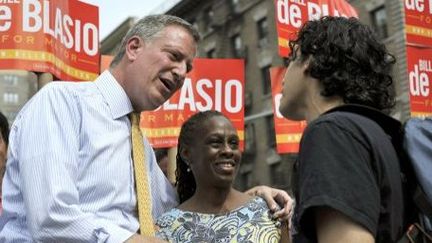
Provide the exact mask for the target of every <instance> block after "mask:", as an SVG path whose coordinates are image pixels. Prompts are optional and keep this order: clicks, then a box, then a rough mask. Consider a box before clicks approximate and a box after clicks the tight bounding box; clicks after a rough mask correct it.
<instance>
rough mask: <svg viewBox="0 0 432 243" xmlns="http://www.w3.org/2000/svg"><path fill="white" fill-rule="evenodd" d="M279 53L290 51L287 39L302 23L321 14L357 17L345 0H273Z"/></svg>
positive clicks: (293, 36) (292, 36) (319, 16)
mask: <svg viewBox="0 0 432 243" xmlns="http://www.w3.org/2000/svg"><path fill="white" fill-rule="evenodd" d="M274 5H275V16H276V28H277V33H278V46H279V55H280V56H283V57H286V56H288V55H289V53H290V49H289V40H292V39H294V38H295V37H296V36H297V32H298V31H299V29H300V28H301V27H302V25H303V24H304V23H305V22H307V21H309V20H315V19H319V18H321V17H322V16H328V15H331V16H345V17H357V12H356V10H355V9H354V8H353V7H352V6H351V5H350V4H348V3H347V2H346V1H345V0H274Z"/></svg>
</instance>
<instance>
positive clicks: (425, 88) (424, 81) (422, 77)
mask: <svg viewBox="0 0 432 243" xmlns="http://www.w3.org/2000/svg"><path fill="white" fill-rule="evenodd" d="M408 76H409V82H410V93H411V95H413V96H423V97H428V96H429V93H430V88H429V86H430V83H429V77H428V75H427V73H426V72H424V71H419V65H417V64H415V65H414V71H411V72H410V73H409V75H408Z"/></svg>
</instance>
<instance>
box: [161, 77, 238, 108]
mask: <svg viewBox="0 0 432 243" xmlns="http://www.w3.org/2000/svg"><path fill="white" fill-rule="evenodd" d="M194 88H195V89H194ZM209 90H214V96H212V95H211V94H209V93H210V92H209ZM198 98H201V99H202V100H203V101H201V100H198ZM242 101H243V85H242V83H241V82H240V81H239V80H237V79H230V80H228V81H226V82H222V80H221V79H216V80H214V81H213V82H212V81H211V80H210V79H206V78H203V79H200V80H198V81H197V82H196V83H195V86H194V85H193V83H192V80H191V79H190V78H186V79H185V81H184V84H183V86H182V88H181V89H180V97H179V102H178V104H175V103H171V101H170V100H168V101H166V102H165V103H164V104H163V105H162V106H161V107H159V108H158V109H156V110H159V109H163V110H166V111H168V110H184V109H185V108H187V107H189V109H190V110H191V111H206V110H217V111H222V109H225V110H226V111H227V112H229V113H237V112H239V111H241V109H242V104H243V103H242Z"/></svg>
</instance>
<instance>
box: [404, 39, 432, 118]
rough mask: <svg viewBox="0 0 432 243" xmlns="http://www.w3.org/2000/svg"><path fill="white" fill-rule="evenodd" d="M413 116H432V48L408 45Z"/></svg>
mask: <svg viewBox="0 0 432 243" xmlns="http://www.w3.org/2000/svg"><path fill="white" fill-rule="evenodd" d="M407 52H408V53H409V55H407V66H408V79H409V92H410V103H411V116H413V117H426V116H432V94H431V92H432V91H431V88H432V87H431V85H432V48H418V47H412V46H407Z"/></svg>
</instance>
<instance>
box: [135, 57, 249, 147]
mask: <svg viewBox="0 0 432 243" xmlns="http://www.w3.org/2000/svg"><path fill="white" fill-rule="evenodd" d="M193 66H194V69H193V70H192V72H190V73H189V74H188V76H187V77H186V79H185V81H184V84H183V86H182V88H181V89H180V90H179V91H177V92H176V93H175V94H174V95H173V96H172V97H171V98H170V99H169V100H168V101H166V102H165V103H164V104H163V105H162V106H160V107H159V108H158V109H156V110H155V111H150V112H143V113H141V124H140V126H141V129H142V131H143V133H144V135H145V136H146V137H147V138H148V139H149V141H150V144H151V145H152V146H153V147H155V148H168V147H174V146H177V139H178V135H179V132H180V128H181V125H182V124H183V122H184V121H185V120H186V119H188V118H189V117H190V116H191V115H193V114H195V113H196V112H199V111H206V110H217V111H220V112H222V113H224V114H225V115H226V116H227V117H228V118H229V119H230V120H231V122H232V123H233V124H234V126H235V128H236V129H237V132H238V135H239V137H240V148H242V149H243V146H244V106H243V104H244V61H243V60H242V59H200V58H195V60H194V62H193Z"/></svg>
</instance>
